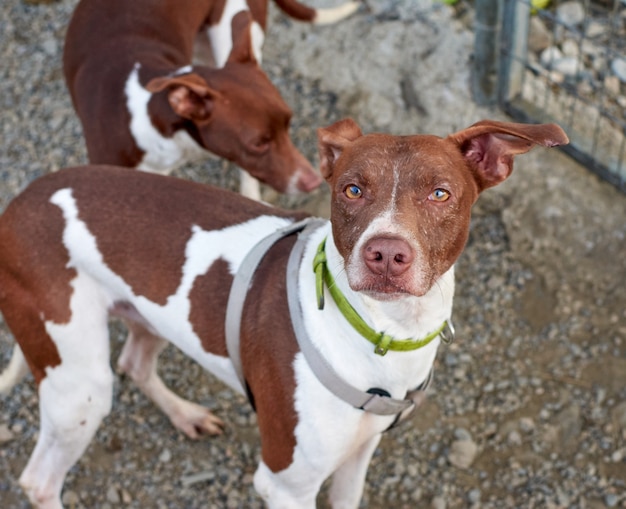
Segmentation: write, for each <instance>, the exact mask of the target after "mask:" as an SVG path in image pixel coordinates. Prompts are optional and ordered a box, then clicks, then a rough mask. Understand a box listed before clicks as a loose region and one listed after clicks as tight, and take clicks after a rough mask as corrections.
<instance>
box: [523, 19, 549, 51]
mask: <svg viewBox="0 0 626 509" xmlns="http://www.w3.org/2000/svg"><path fill="white" fill-rule="evenodd" d="M550 44H552V34H551V33H550V30H548V28H547V27H546V24H545V23H544V21H543V20H542V19H541V18H540V17H538V16H532V17H531V18H530V28H529V34H528V49H530V51H533V52H535V53H539V52H540V51H543V50H544V49H546V48H547V47H548V46H550Z"/></svg>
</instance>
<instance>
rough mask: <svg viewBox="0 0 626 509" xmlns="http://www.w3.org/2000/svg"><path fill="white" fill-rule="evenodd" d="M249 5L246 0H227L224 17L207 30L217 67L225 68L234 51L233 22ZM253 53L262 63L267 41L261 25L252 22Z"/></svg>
mask: <svg viewBox="0 0 626 509" xmlns="http://www.w3.org/2000/svg"><path fill="white" fill-rule="evenodd" d="M247 10H248V4H247V2H246V1H245V0H226V5H225V7H224V12H223V13H222V17H221V19H220V20H219V22H218V23H217V24H216V25H213V26H211V27H209V28H208V29H207V35H208V37H209V40H210V41H211V47H212V48H213V57H214V59H215V65H216V66H217V67H224V65H225V64H226V61H227V60H228V57H229V55H230V52H231V51H232V49H233V33H232V20H233V18H234V17H235V15H236V14H237V13H239V12H241V11H247ZM250 35H251V37H252V52H253V55H254V57H255V58H256V60H257V62H259V64H260V63H261V58H262V54H261V50H262V48H263V42H264V40H265V34H264V33H263V29H262V28H261V25H259V24H258V23H257V22H256V21H253V22H252V28H251V34H250Z"/></svg>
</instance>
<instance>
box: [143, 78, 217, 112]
mask: <svg viewBox="0 0 626 509" xmlns="http://www.w3.org/2000/svg"><path fill="white" fill-rule="evenodd" d="M165 89H168V95H167V98H168V101H169V103H170V106H171V107H172V109H173V110H174V112H175V113H176V114H177V115H180V116H181V117H183V118H186V119H189V120H194V121H202V120H208V119H209V117H210V116H211V112H212V111H213V104H214V102H215V100H216V99H217V98H219V97H220V93H219V92H218V91H216V90H214V89H212V88H211V87H210V86H209V85H208V84H207V82H206V81H205V80H204V79H203V78H202V77H200V76H198V75H197V74H195V73H188V74H180V75H173V76H163V77H159V78H154V79H152V80H150V82H148V84H147V85H146V90H148V91H149V92H152V93H157V92H161V91H162V90H165Z"/></svg>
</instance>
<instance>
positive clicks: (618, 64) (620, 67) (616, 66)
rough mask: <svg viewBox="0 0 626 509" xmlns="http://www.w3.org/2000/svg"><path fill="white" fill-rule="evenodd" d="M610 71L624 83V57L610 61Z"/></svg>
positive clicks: (625, 76)
mask: <svg viewBox="0 0 626 509" xmlns="http://www.w3.org/2000/svg"><path fill="white" fill-rule="evenodd" d="M611 71H613V74H615V76H617V77H618V78H619V80H620V81H621V82H622V83H626V58H616V59H614V60H613V61H612V62H611Z"/></svg>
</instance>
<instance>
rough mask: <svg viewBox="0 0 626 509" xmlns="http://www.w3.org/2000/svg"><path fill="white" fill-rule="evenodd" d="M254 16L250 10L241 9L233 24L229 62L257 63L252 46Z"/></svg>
mask: <svg viewBox="0 0 626 509" xmlns="http://www.w3.org/2000/svg"><path fill="white" fill-rule="evenodd" d="M252 29H253V25H252V17H251V15H250V12H249V11H240V12H238V13H237V14H236V15H235V16H234V17H233V21H232V24H231V30H232V37H233V48H232V49H231V50H230V55H228V60H227V62H237V63H240V64H246V63H257V60H256V58H255V56H254V50H253V48H252Z"/></svg>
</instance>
